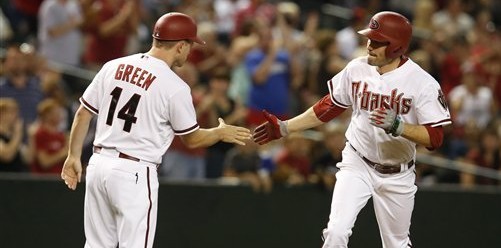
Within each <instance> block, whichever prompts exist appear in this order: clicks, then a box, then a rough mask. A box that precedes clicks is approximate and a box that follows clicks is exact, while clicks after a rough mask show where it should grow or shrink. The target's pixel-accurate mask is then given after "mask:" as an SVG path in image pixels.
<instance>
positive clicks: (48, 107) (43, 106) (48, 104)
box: [37, 98, 62, 119]
mask: <svg viewBox="0 0 501 248" xmlns="http://www.w3.org/2000/svg"><path fill="white" fill-rule="evenodd" d="M60 107H62V105H61V104H60V103H59V102H58V101H56V100H55V99H52V98H47V99H45V100H43V101H41V102H40V103H39V104H38V106H37V113H38V117H39V118H42V119H43V118H44V117H45V116H47V114H48V113H50V111H52V110H53V109H55V108H60Z"/></svg>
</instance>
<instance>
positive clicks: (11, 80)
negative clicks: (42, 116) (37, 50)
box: [0, 45, 44, 133]
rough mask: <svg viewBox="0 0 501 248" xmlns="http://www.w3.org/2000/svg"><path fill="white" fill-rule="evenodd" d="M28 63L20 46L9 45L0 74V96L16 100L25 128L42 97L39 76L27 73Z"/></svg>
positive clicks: (32, 117)
mask: <svg viewBox="0 0 501 248" xmlns="http://www.w3.org/2000/svg"><path fill="white" fill-rule="evenodd" d="M28 63H29V61H28V60H27V59H26V55H25V54H24V53H23V52H22V50H21V48H20V46H17V45H11V46H9V47H8V48H7V51H6V54H5V61H4V64H3V70H4V74H3V75H1V76H0V97H11V98H13V99H15V100H16V102H17V104H18V106H19V113H20V117H21V119H23V121H24V124H25V129H26V126H29V125H30V124H32V123H33V122H34V121H35V120H36V118H37V110H36V106H37V105H38V104H39V103H40V102H41V101H42V99H43V98H44V94H43V92H42V88H41V84H40V78H39V77H37V76H35V75H32V74H29V73H28V66H29V64H28ZM25 131H26V130H25ZM25 133H26V132H25Z"/></svg>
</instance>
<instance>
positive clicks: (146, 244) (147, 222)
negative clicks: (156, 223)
mask: <svg viewBox="0 0 501 248" xmlns="http://www.w3.org/2000/svg"><path fill="white" fill-rule="evenodd" d="M146 181H147V182H148V201H149V202H150V206H149V207H148V216H147V217H146V218H148V219H147V220H146V225H147V226H146V237H145V238H144V248H147V247H148V236H149V234H150V218H151V207H152V205H153V203H152V202H151V187H150V168H149V167H146Z"/></svg>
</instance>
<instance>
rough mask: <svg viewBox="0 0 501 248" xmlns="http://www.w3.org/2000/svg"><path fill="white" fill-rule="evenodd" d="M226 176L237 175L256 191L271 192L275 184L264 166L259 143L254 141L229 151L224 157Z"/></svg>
mask: <svg viewBox="0 0 501 248" xmlns="http://www.w3.org/2000/svg"><path fill="white" fill-rule="evenodd" d="M224 177H226V178H232V177H236V178H238V179H239V180H241V181H242V182H243V183H246V184H249V185H250V186H251V187H252V189H253V190H254V191H255V192H264V193H269V192H270V191H271V189H272V186H273V182H272V180H271V178H270V174H269V173H268V171H267V170H265V169H263V168H262V161H261V158H260V156H259V153H258V148H257V145H256V144H255V143H254V142H252V141H249V142H247V143H246V145H245V146H235V147H233V148H232V149H231V150H229V151H228V153H227V154H226V157H225V159H224Z"/></svg>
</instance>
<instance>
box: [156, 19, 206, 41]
mask: <svg viewBox="0 0 501 248" xmlns="http://www.w3.org/2000/svg"><path fill="white" fill-rule="evenodd" d="M152 36H153V38H155V39H157V40H165V41H177V40H190V41H194V42H196V43H199V44H202V45H203V44H205V41H203V40H202V39H200V38H198V37H197V24H196V23H195V20H193V18H191V17H189V16H187V15H185V14H183V13H178V12H171V13H167V14H165V15H163V16H161V17H160V18H158V20H157V22H156V23H155V27H154V28H153V34H152Z"/></svg>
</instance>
